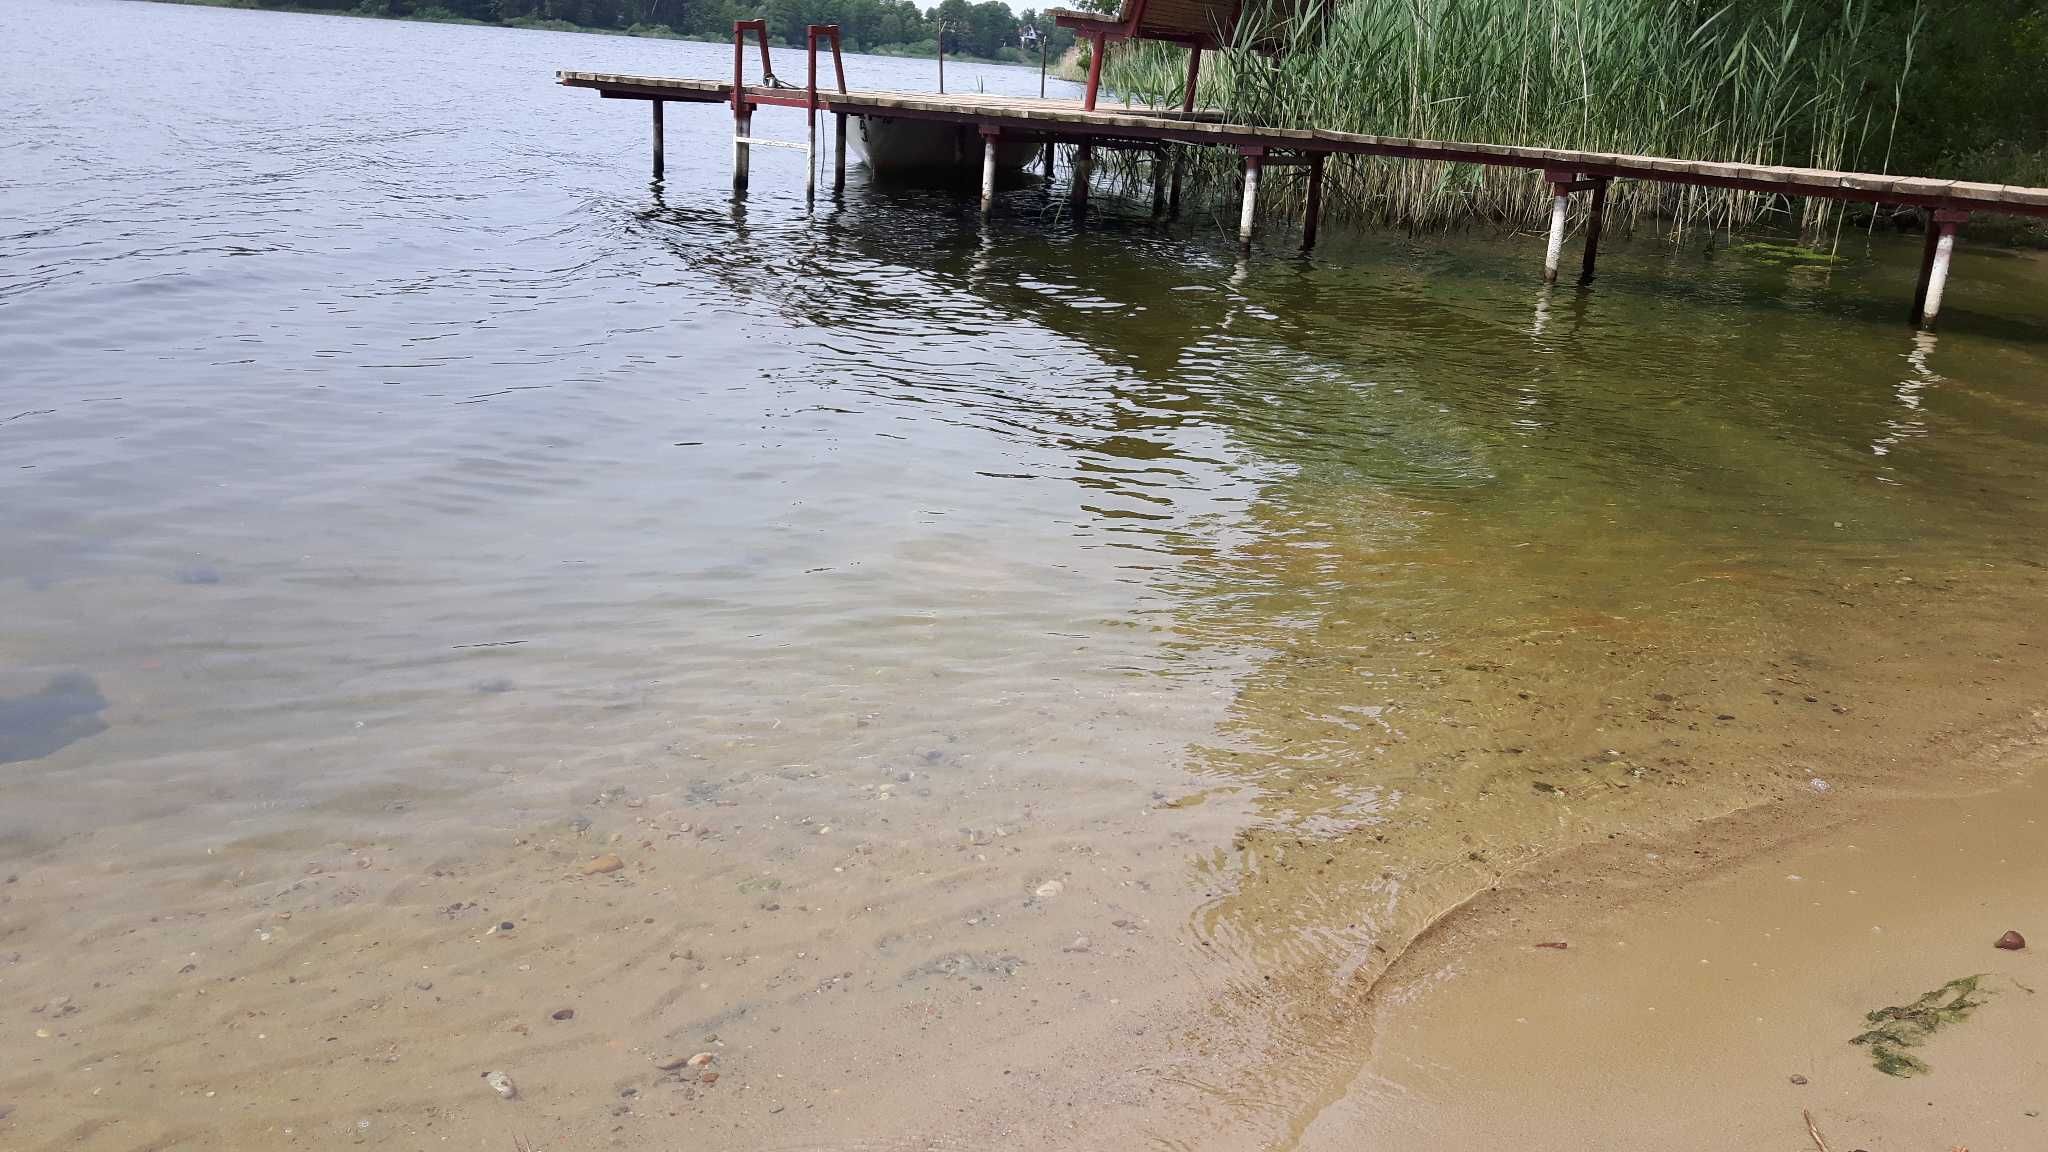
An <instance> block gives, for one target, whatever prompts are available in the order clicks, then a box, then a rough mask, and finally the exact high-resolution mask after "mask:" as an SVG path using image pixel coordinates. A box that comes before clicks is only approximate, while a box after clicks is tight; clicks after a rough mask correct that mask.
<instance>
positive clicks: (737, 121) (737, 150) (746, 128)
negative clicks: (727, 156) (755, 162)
mask: <svg viewBox="0 0 2048 1152" xmlns="http://www.w3.org/2000/svg"><path fill="white" fill-rule="evenodd" d="M753 134H754V110H753V108H752V107H751V106H750V107H748V109H747V110H746V111H744V112H741V113H740V114H739V115H737V116H734V117H733V118H732V186H733V187H734V188H745V187H746V186H747V158H748V156H749V155H751V154H752V152H753V149H752V148H750V147H748V146H747V143H746V138H747V137H749V136H752V135H753Z"/></svg>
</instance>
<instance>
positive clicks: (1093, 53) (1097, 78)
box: [1081, 32, 1105, 112]
mask: <svg viewBox="0 0 2048 1152" xmlns="http://www.w3.org/2000/svg"><path fill="white" fill-rule="evenodd" d="M1089 42H1090V46H1089V49H1088V96H1087V99H1085V100H1083V101H1082V102H1081V107H1083V108H1085V109H1087V110H1088V111H1090V112H1093V111H1095V91H1096V89H1098V88H1100V87H1102V53H1103V49H1104V47H1105V45H1104V43H1103V39H1102V33H1100V32H1097V33H1096V34H1095V35H1093V36H1091V37H1089Z"/></svg>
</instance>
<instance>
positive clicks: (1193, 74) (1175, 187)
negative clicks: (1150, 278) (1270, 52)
mask: <svg viewBox="0 0 2048 1152" xmlns="http://www.w3.org/2000/svg"><path fill="white" fill-rule="evenodd" d="M1201 76H1202V48H1201V46H1200V45H1199V44H1197V45H1190V46H1189V47H1188V78H1187V83H1186V84H1185V85H1184V86H1183V87H1182V88H1181V93H1180V110H1181V114H1182V115H1183V116H1190V117H1192V114H1193V112H1194V110H1195V84H1196V81H1198V80H1200V79H1201ZM1185 152H1186V149H1184V148H1182V147H1181V146H1179V145H1177V144H1176V145H1174V146H1173V173H1172V175H1170V176H1169V177H1168V178H1167V190H1166V214H1167V216H1169V217H1171V218H1175V219H1178V218H1179V216H1180V168H1181V161H1182V159H1183V157H1184V154H1185Z"/></svg>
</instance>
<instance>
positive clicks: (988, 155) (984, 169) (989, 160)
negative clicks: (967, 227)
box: [981, 136, 996, 220]
mask: <svg viewBox="0 0 2048 1152" xmlns="http://www.w3.org/2000/svg"><path fill="white" fill-rule="evenodd" d="M995 205H996V138H995V137H993V136H983V137H982V138H981V218H982V219H984V220H986V219H988V214H989V212H990V210H992V209H993V208H994V207H995Z"/></svg>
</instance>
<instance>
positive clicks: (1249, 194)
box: [1237, 151, 1265, 248]
mask: <svg viewBox="0 0 2048 1152" xmlns="http://www.w3.org/2000/svg"><path fill="white" fill-rule="evenodd" d="M1264 167H1265V154H1264V153H1262V152H1258V151H1247V152H1246V153H1245V154H1244V206H1243V208H1241V209H1239V211H1238V218H1237V244H1238V247H1240V248H1250V247H1251V246H1252V222H1253V220H1254V219H1256V217H1257V214H1258V205H1259V170H1260V169H1262V168H1264Z"/></svg>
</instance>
